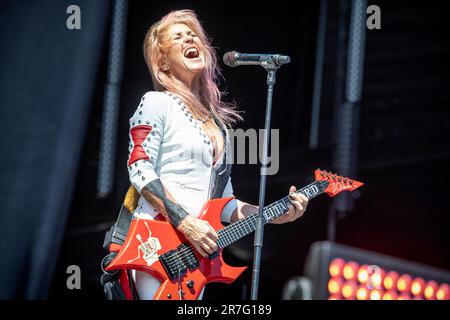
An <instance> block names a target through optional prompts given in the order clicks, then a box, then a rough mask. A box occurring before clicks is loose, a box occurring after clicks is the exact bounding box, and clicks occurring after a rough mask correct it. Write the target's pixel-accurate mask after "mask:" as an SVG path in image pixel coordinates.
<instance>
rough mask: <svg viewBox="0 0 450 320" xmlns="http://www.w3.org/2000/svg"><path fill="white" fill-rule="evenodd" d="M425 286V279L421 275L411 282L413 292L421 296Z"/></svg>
mask: <svg viewBox="0 0 450 320" xmlns="http://www.w3.org/2000/svg"><path fill="white" fill-rule="evenodd" d="M424 287H425V280H423V279H422V278H420V277H419V278H416V279H414V281H413V283H412V284H411V292H412V294H413V295H415V296H419V295H421V294H422V292H423V289H424Z"/></svg>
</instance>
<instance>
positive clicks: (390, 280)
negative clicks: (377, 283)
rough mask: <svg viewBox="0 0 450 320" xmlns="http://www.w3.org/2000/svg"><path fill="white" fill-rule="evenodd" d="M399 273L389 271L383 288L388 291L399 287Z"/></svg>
mask: <svg viewBox="0 0 450 320" xmlns="http://www.w3.org/2000/svg"><path fill="white" fill-rule="evenodd" d="M398 277H399V276H398V273H397V272H395V271H389V272H388V273H387V274H386V277H384V280H383V286H384V288H385V289H386V290H391V289H393V288H396V287H397V279H398Z"/></svg>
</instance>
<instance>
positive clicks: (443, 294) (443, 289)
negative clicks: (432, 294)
mask: <svg viewBox="0 0 450 320" xmlns="http://www.w3.org/2000/svg"><path fill="white" fill-rule="evenodd" d="M449 298H450V297H449V287H448V284H446V283H444V284H441V285H440V287H439V289H438V291H437V292H436V299H438V300H449Z"/></svg>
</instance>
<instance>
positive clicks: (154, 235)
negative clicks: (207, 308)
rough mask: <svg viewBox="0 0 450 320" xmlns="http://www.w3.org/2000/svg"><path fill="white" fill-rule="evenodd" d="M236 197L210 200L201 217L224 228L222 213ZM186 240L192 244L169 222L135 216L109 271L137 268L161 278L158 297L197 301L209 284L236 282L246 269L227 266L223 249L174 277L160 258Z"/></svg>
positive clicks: (107, 269) (108, 268) (156, 296)
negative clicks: (221, 219) (197, 265)
mask: <svg viewBox="0 0 450 320" xmlns="http://www.w3.org/2000/svg"><path fill="white" fill-rule="evenodd" d="M232 199H233V198H232V197H229V198H222V199H214V200H210V201H208V202H207V203H206V204H205V205H204V206H203V209H202V211H201V215H200V216H199V218H200V219H203V220H206V221H208V222H209V224H210V225H211V226H212V227H213V228H214V229H215V230H219V229H222V228H223V227H224V226H223V225H222V223H221V221H220V216H221V212H222V209H223V208H224V207H225V205H226V204H227V203H228V202H229V201H230V200H232ZM183 243H188V240H187V239H186V238H185V237H184V236H183V235H182V234H181V233H179V232H178V231H177V230H176V229H175V228H174V227H173V226H172V225H171V224H170V223H168V222H165V221H159V220H143V219H133V221H132V222H131V226H130V229H129V232H128V236H127V240H126V242H125V243H124V244H123V246H122V249H121V250H120V251H119V253H118V255H117V256H116V258H115V259H114V260H113V261H112V262H111V264H110V265H109V266H108V267H107V268H106V271H111V270H116V269H136V270H140V271H144V272H147V273H149V274H151V275H152V276H154V277H155V278H157V279H158V280H159V281H161V286H160V287H159V289H158V291H157V292H156V294H155V296H154V299H155V300H178V299H183V300H196V299H197V298H198V296H199V295H200V293H201V292H202V290H203V288H204V287H205V285H206V284H207V283H209V282H224V283H232V282H233V281H234V280H236V278H237V277H239V275H240V274H241V273H242V272H244V270H245V269H246V267H240V268H236V267H231V266H229V265H227V264H226V263H225V262H224V261H223V259H222V254H221V253H222V252H221V251H220V252H219V255H218V256H217V257H215V258H213V259H212V260H210V259H209V258H203V257H202V256H200V255H199V254H197V255H196V257H197V260H198V261H199V267H198V268H196V269H195V270H192V271H190V270H187V271H186V273H185V274H184V275H183V276H182V277H181V278H180V279H176V280H171V279H170V278H169V276H168V275H167V272H166V270H165V269H164V266H163V265H162V263H161V261H160V260H158V257H159V256H161V255H162V254H164V253H166V252H168V251H170V250H173V249H176V248H177V247H178V246H179V245H181V244H183ZM180 290H182V292H183V294H182V295H180ZM127 296H128V294H127Z"/></svg>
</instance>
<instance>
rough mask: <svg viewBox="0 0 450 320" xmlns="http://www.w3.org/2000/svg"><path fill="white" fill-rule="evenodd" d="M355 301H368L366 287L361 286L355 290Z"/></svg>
mask: <svg viewBox="0 0 450 320" xmlns="http://www.w3.org/2000/svg"><path fill="white" fill-rule="evenodd" d="M356 299H358V300H367V299H369V290H367V288H366V286H364V285H362V286H359V287H358V289H356Z"/></svg>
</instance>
